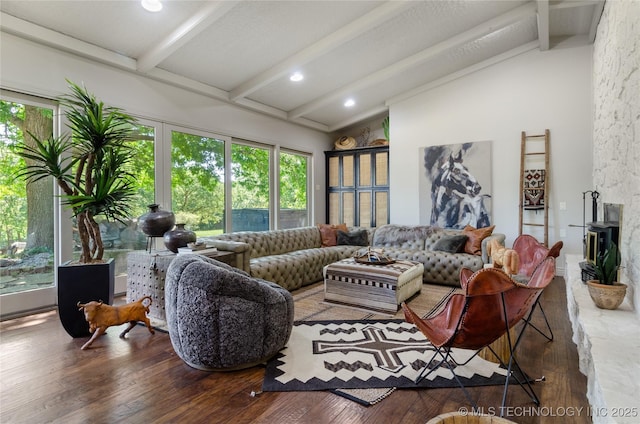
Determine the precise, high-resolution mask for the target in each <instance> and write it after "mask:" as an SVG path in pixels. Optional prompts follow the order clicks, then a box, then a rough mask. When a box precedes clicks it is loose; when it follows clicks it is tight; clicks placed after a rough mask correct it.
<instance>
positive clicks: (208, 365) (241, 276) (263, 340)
mask: <svg viewBox="0 0 640 424" xmlns="http://www.w3.org/2000/svg"><path fill="white" fill-rule="evenodd" d="M165 309H166V316H167V326H168V328H169V336H170V338H171V343H172V345H173V348H174V350H175V351H176V353H177V354H178V356H179V357H180V358H181V359H182V360H183V361H185V362H186V363H187V364H188V365H190V366H191V367H193V368H197V369H201V370H206V371H222V370H235V369H242V368H247V367H250V366H253V365H257V364H259V363H261V362H264V361H266V360H267V359H269V358H271V357H272V356H273V355H275V354H276V353H277V352H278V351H279V350H280V349H282V348H283V347H284V346H285V344H286V343H287V341H288V340H289V336H290V335H291V328H292V325H293V297H292V296H291V294H290V293H289V292H288V291H287V290H285V289H283V288H282V287H280V286H278V285H277V284H274V283H271V282H268V281H264V280H260V279H257V278H252V277H250V276H249V275H248V274H247V273H245V272H244V271H240V270H238V269H235V268H232V267H230V266H228V265H226V264H223V263H221V262H218V261H215V260H213V259H209V258H206V257H204V256H201V255H183V256H178V257H176V258H175V259H174V260H173V261H172V262H171V265H170V266H169V268H168V269H167V276H166V280H165Z"/></svg>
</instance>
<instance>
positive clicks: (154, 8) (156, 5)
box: [141, 0, 162, 12]
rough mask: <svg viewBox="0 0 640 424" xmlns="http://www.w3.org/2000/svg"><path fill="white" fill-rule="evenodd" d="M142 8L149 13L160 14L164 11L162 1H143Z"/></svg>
mask: <svg viewBox="0 0 640 424" xmlns="http://www.w3.org/2000/svg"><path fill="white" fill-rule="evenodd" d="M141 3H142V7H144V9H145V10H148V11H149V12H159V11H161V10H162V3H160V0H142V1H141Z"/></svg>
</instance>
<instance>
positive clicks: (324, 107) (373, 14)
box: [0, 0, 604, 132]
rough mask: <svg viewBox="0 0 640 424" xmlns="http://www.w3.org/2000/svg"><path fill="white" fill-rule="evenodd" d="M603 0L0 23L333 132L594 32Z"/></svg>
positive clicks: (17, 11)
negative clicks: (510, 60) (438, 88)
mask: <svg viewBox="0 0 640 424" xmlns="http://www.w3.org/2000/svg"><path fill="white" fill-rule="evenodd" d="M603 4H604V1H603V0H597V1H591V0H586V1H578V0H565V1H547V0H538V1H518V0H510V1H506V0H498V1H485V0H446V1H445V0H441V1H436V0H430V1H355V0H351V1H340V0H336V1H312V0H311V1H302V0H298V1H269V0H265V1H255V0H253V1H252V0H245V1H242V0H239V1H233V0H224V1H186V0H185V1H167V0H164V1H163V6H164V7H163V9H162V10H161V11H160V12H157V13H152V12H148V11H146V10H144V9H143V8H142V7H141V5H140V2H139V1H137V0H127V1H101V0H85V1H77V0H71V1H66V0H65V1H55V0H47V1H37V0H31V1H24V0H22V1H13V0H2V2H0V12H1V15H0V29H1V30H2V31H4V32H7V33H11V34H14V35H18V36H20V37H24V38H27V39H30V40H33V41H36V42H39V43H42V44H46V45H48V46H51V47H54V48H57V49H60V50H64V51H67V52H72V53H74V54H77V55H80V56H83V57H87V58H90V59H92V60H96V61H99V62H102V63H105V64H108V65H111V66H115V67H118V68H121V69H125V70H127V71H130V72H134V73H138V74H142V75H146V76H148V77H150V78H153V79H156V80H160V81H163V82H166V83H169V84H172V85H175V86H179V87H183V88H186V89H188V90H192V91H195V92H197V93H201V94H204V95H207V96H210V97H212V98H215V99H219V100H222V101H225V102H229V103H232V104H236V105H238V106H240V107H243V108H248V109H251V110H255V111H258V112H260V113H264V114H267V115H270V116H275V117H278V118H280V119H284V120H288V121H291V122H295V123H298V124H301V125H304V126H307V127H311V128H315V129H319V130H321V131H326V132H332V131H336V130H339V129H341V128H344V127H347V126H350V125H353V124H356V123H358V122H360V121H363V120H366V119H368V118H371V117H374V116H377V115H380V114H383V113H385V111H386V110H387V109H388V106H389V104H391V103H393V102H395V101H398V100H401V99H403V98H407V97H410V96H412V95H415V94H416V93H418V92H421V91H424V90H428V89H429V88H431V87H434V86H437V85H439V84H442V83H443V82H446V81H449V80H451V79H453V78H456V77H459V76H461V75H464V74H466V73H470V72H474V71H476V70H478V69H482V68H484V67H487V66H490V65H491V64H494V63H496V62H499V61H501V60H504V59H506V58H509V57H512V56H515V55H518V54H521V53H523V52H526V51H529V50H532V49H540V50H542V51H544V50H548V49H553V48H557V47H558V46H562V45H565V44H571V45H575V44H586V43H592V42H593V40H594V37H595V29H596V25H597V23H598V20H599V18H600V15H601V13H602V8H603ZM0 54H1V51H0ZM294 72H300V73H302V74H303V76H304V79H303V80H302V81H299V82H292V81H291V80H290V79H289V77H290V75H291V74H293V73H294ZM347 99H353V101H354V105H353V106H351V107H345V106H344V104H345V102H346V100H347Z"/></svg>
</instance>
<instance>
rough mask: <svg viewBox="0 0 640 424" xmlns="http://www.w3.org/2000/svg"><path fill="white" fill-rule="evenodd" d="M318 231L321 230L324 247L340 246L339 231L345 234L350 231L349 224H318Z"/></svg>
mask: <svg viewBox="0 0 640 424" xmlns="http://www.w3.org/2000/svg"><path fill="white" fill-rule="evenodd" d="M318 229H319V230H320V238H322V247H329V246H335V245H337V244H338V242H337V237H338V230H340V231H344V232H345V233H346V232H348V231H349V230H348V229H347V224H337V225H336V224H318Z"/></svg>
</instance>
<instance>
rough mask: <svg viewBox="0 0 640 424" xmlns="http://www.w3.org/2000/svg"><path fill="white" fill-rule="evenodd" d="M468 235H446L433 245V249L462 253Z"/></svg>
mask: <svg viewBox="0 0 640 424" xmlns="http://www.w3.org/2000/svg"><path fill="white" fill-rule="evenodd" d="M467 239H468V237H467V236H466V235H464V234H459V235H451V236H444V237H442V238H441V239H440V240H438V241H437V242H436V244H434V245H433V247H432V248H431V250H437V251H441V252H448V253H460V252H463V251H464V245H465V244H466V242H467Z"/></svg>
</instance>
